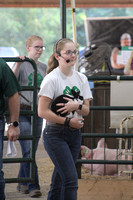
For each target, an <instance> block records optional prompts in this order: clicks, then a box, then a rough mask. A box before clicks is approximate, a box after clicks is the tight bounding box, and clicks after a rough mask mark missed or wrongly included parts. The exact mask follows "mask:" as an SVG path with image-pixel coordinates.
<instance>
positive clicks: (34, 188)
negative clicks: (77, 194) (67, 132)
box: [13, 35, 47, 197]
mask: <svg viewBox="0 0 133 200" xmlns="http://www.w3.org/2000/svg"><path fill="white" fill-rule="evenodd" d="M26 49H27V52H28V58H30V59H33V60H34V61H35V63H36V65H37V86H38V87H39V86H40V84H41V82H42V80H43V78H44V76H45V73H46V68H47V66H46V65H45V64H44V63H42V62H40V61H39V60H38V59H39V58H40V56H41V55H42V53H43V49H44V46H43V39H42V38H41V37H39V36H36V35H32V36H30V37H28V39H27V41H26ZM20 58H21V59H22V60H24V59H25V57H24V56H20ZM13 72H14V74H15V75H16V77H17V79H18V81H19V83H20V85H21V86H31V85H33V77H34V76H33V73H34V69H33V66H32V65H31V64H30V63H29V62H22V63H21V62H18V63H16V64H15V66H14V67H13ZM32 105H33V92H32V91H21V93H20V108H21V110H31V108H32ZM19 122H20V135H31V134H32V130H31V128H32V117H31V116H28V115H25V116H24V115H21V116H20V119H19ZM42 123H43V119H42V118H40V117H38V116H37V124H36V127H37V129H36V140H35V151H36V150H37V146H38V142H39V138H40V135H41V132H42ZM19 142H20V145H21V150H22V155H23V157H24V158H29V157H31V151H32V149H31V142H32V141H31V140H19ZM23 177H24V178H26V177H30V163H29V162H23V163H20V170H19V174H18V178H23ZM17 190H18V191H19V192H21V193H24V194H28V193H29V196H30V197H40V196H41V195H42V194H41V191H40V185H39V178H38V170H37V165H36V164H35V183H19V184H18V186H17Z"/></svg>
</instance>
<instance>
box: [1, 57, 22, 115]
mask: <svg viewBox="0 0 133 200" xmlns="http://www.w3.org/2000/svg"><path fill="white" fill-rule="evenodd" d="M19 90H20V86H19V84H18V81H17V79H16V77H15V75H14V74H13V72H12V70H11V69H10V68H9V66H8V65H7V64H6V62H5V61H4V60H3V59H2V58H0V115H2V114H3V113H4V111H5V97H10V96H12V95H13V94H15V93H16V92H18V91H19Z"/></svg>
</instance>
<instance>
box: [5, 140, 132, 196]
mask: <svg viewBox="0 0 133 200" xmlns="http://www.w3.org/2000/svg"><path fill="white" fill-rule="evenodd" d="M15 144H16V148H17V152H18V155H17V156H18V157H20V156H21V151H20V147H19V143H18V142H16V143H15ZM5 152H6V142H5V145H4V155H5ZM4 157H5V156H4ZM37 164H38V171H39V181H40V186H41V192H42V197H40V198H39V199H40V200H46V199H47V193H48V190H49V184H50V179H51V174H52V170H53V164H52V163H51V161H50V159H49V158H48V156H47V153H46V152H45V150H44V147H43V142H42V139H40V143H39V148H38V150H37ZM18 169H19V164H4V173H5V178H16V177H17V174H18ZM16 186H17V183H10V184H6V199H7V200H22V199H25V200H30V199H33V198H30V197H28V195H24V194H23V195H22V194H20V193H19V192H17V190H16ZM34 199H35V200H37V199H38V198H34ZM112 199H113V200H133V181H132V180H130V179H128V180H127V179H125V178H122V179H118V177H111V176H92V175H91V176H90V175H89V174H88V172H87V170H85V169H84V168H82V179H79V189H78V200H112Z"/></svg>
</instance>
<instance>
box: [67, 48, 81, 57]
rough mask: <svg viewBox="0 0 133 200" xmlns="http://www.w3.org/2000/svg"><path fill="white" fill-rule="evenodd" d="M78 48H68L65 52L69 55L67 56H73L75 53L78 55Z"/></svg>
mask: <svg viewBox="0 0 133 200" xmlns="http://www.w3.org/2000/svg"><path fill="white" fill-rule="evenodd" d="M77 53H78V52H77V49H75V50H74V51H71V50H67V51H66V52H65V54H66V55H67V56H72V54H74V55H77Z"/></svg>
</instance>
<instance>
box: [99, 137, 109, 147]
mask: <svg viewBox="0 0 133 200" xmlns="http://www.w3.org/2000/svg"><path fill="white" fill-rule="evenodd" d="M104 147H105V148H107V144H106V143H105V142H104V138H102V139H100V140H99V141H98V144H97V148H104Z"/></svg>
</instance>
